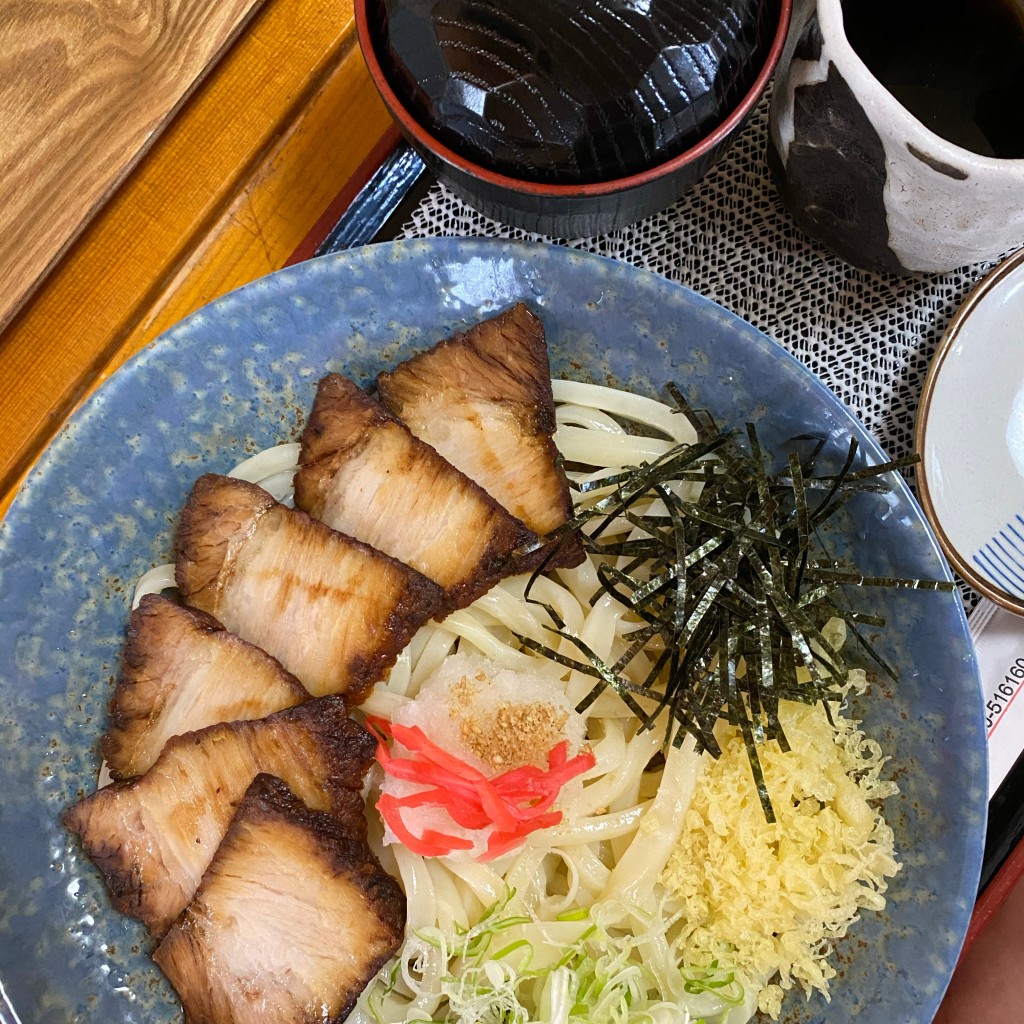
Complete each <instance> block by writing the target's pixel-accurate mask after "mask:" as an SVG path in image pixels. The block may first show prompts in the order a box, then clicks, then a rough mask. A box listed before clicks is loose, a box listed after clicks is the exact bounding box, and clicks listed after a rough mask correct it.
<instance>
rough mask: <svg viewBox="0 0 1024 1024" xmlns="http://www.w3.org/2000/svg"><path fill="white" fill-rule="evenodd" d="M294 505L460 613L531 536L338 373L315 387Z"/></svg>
mask: <svg viewBox="0 0 1024 1024" xmlns="http://www.w3.org/2000/svg"><path fill="white" fill-rule="evenodd" d="M300 466H301V468H300V469H299V472H298V473H297V474H296V475H295V504H296V505H297V506H298V507H299V508H301V509H304V510H305V511H306V512H308V513H309V514H310V515H312V516H314V517H315V518H317V519H320V520H323V522H325V523H327V525H328V526H331V527H333V528H334V529H335V530H340V531H341V532H342V533H347V534H350V535H351V536H353V537H357V538H358V539H359V540H362V541H365V542H366V543H367V544H371V545H373V547H375V548H379V549H380V550H381V551H385V552H387V553H388V554H389V555H392V556H393V557H395V558H397V559H398V560H399V561H402V562H405V563H406V564H407V565H411V566H412V567H413V568H414V569H418V570H419V571H420V572H421V573H423V574H424V575H425V576H427V577H429V578H430V579H432V580H433V581H434V582H435V583H438V584H440V586H442V587H443V588H444V589H445V594H446V598H447V600H448V601H449V603H450V607H453V608H461V607H464V606H465V605H467V604H470V603H471V602H472V601H474V600H475V599H476V598H477V597H479V596H480V595H481V594H482V593H484V592H485V591H487V590H489V589H490V588H491V587H492V586H493V585H494V584H495V583H497V582H498V580H499V579H501V578H502V577H503V576H507V575H509V574H511V573H513V572H515V571H517V569H516V566H515V565H514V564H513V563H511V562H510V560H509V557H508V556H509V555H510V553H511V552H512V551H514V550H515V549H516V548H518V547H520V546H521V545H523V544H527V543H529V542H531V541H534V540H536V536H535V534H534V533H533V532H532V531H530V530H528V529H527V528H526V526H525V525H524V524H523V523H522V522H520V521H519V520H518V519H516V518H515V517H514V516H512V515H510V514H509V513H508V512H507V511H506V510H505V509H504V508H502V507H501V506H500V505H499V504H498V503H497V502H496V501H495V500H494V499H493V498H492V497H491V496H490V495H489V494H488V493H487V492H486V491H484V490H483V488H481V487H480V486H479V485H478V484H476V483H474V482H473V481H472V480H470V479H469V477H467V476H466V475H465V474H464V473H461V472H459V470H457V469H456V468H455V467H454V466H453V465H452V464H451V463H450V462H448V461H447V460H446V459H444V458H442V457H441V456H440V455H438V453H437V452H436V451H435V450H434V449H433V448H431V447H430V445H428V444H424V442H422V441H420V440H419V439H418V438H416V437H414V436H413V435H412V434H411V433H410V432H409V430H408V428H407V427H405V426H404V425H403V424H402V423H400V422H398V421H397V420H396V419H395V418H394V417H393V416H391V415H389V414H388V413H387V412H386V411H385V409H384V408H383V406H381V404H380V403H379V402H377V401H375V400H374V399H373V398H371V397H370V396H369V395H367V394H365V393H364V392H363V391H361V390H360V389H359V388H358V387H356V385H355V384H353V383H352V381H350V380H348V379H347V378H345V377H342V376H341V375H340V374H337V373H332V374H330V375H329V376H327V377H324V379H323V380H321V381H320V384H319V386H318V387H317V393H316V400H315V401H314V403H313V408H312V411H311V412H310V416H309V420H308V422H307V424H306V429H305V430H304V431H303V433H302V448H301V455H300Z"/></svg>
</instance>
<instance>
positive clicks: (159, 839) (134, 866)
mask: <svg viewBox="0 0 1024 1024" xmlns="http://www.w3.org/2000/svg"><path fill="white" fill-rule="evenodd" d="M375 749H376V745H375V742H374V740H373V738H372V737H371V736H370V735H369V734H368V733H367V732H366V730H365V729H363V728H362V726H360V725H357V724H356V723H355V722H353V721H352V720H351V719H349V718H348V717H347V715H346V710H345V702H344V700H343V699H342V698H341V697H324V698H321V699H320V700H310V701H307V702H306V703H305V704H300V705H298V706H297V707H294V708H288V709H287V710H285V711H278V712H276V713H275V714H273V715H268V716H267V717H266V718H259V719H255V720H253V721H247V722H245V721H243V722H225V723H223V724H220V725H214V726H210V727H209V728H207V729H201V730H199V731H198V732H192V733H186V734H185V735H184V736H176V737H174V738H173V739H172V740H170V741H169V742H168V743H167V746H166V747H165V748H164V751H163V753H162V754H161V755H160V756H159V757H158V758H157V760H156V763H155V764H154V765H153V767H152V768H150V769H149V771H148V772H146V774H145V775H141V776H139V778H137V779H131V780H129V781H127V782H114V783H111V784H110V785H109V786H106V787H105V788H103V789H100V790H97V792H95V793H93V794H92V795H91V796H88V797H86V798H85V799H84V800H82V801H80V802H79V803H77V804H75V805H74V806H73V807H71V808H69V809H68V810H67V811H66V812H65V814H64V823H65V825H67V827H68V828H70V829H71V830H72V831H74V832H77V833H78V834H79V835H80V836H81V837H82V842H83V844H84V847H85V850H86V853H88V855H89V856H90V857H91V858H92V860H93V861H94V862H95V863H96V865H97V867H98V868H99V869H100V871H101V872H102V873H103V876H104V878H105V879H106V882H107V887H108V888H109V890H110V894H111V897H112V899H113V902H114V905H115V906H116V907H117V908H118V909H119V910H120V911H122V912H123V913H125V914H128V915H130V916H131V917H137V918H139V920H141V921H143V922H145V924H146V925H147V926H148V927H149V929H150V930H151V931H152V932H153V934H154V935H158V936H159V935H163V933H164V932H165V931H166V930H167V929H168V928H169V927H170V925H171V923H172V922H173V921H174V919H175V918H176V917H177V916H178V914H180V913H181V911H182V910H183V909H184V907H185V905H186V904H187V903H188V901H189V900H190V899H191V898H192V894H193V893H194V892H195V891H196V887H197V886H198V885H199V880H200V879H201V878H202V875H203V872H204V871H205V870H206V867H207V865H208V864H209V863H210V859H211V858H212V857H213V852H214V850H216V849H217V844H218V843H219V842H220V841H221V839H222V838H223V836H224V833H225V831H227V827H228V823H229V822H230V820H231V816H232V814H233V813H234V810H235V807H236V805H237V804H238V802H239V800H241V799H242V795H243V794H244V793H245V790H246V788H247V787H248V785H249V783H250V782H252V780H253V779H254V778H255V777H256V775H257V774H259V773H260V772H271V773H273V774H274V775H277V776H279V777H280V778H282V779H284V780H285V781H286V782H287V783H288V785H289V786H290V787H291V788H292V789H293V790H294V791H295V793H296V794H297V795H299V796H300V797H301V798H302V799H303V800H304V801H305V802H306V803H307V804H309V806H310V807H312V808H314V809H316V810H325V811H334V812H335V813H337V814H339V815H342V816H343V817H344V818H345V820H346V821H347V822H348V823H349V825H348V827H349V829H350V831H352V832H353V833H354V834H356V835H359V834H361V830H365V827H366V819H365V810H364V806H363V800H362V794H361V792H360V787H361V786H362V781H363V776H364V775H365V774H366V771H367V769H368V768H369V765H370V763H371V761H372V759H373V754H374V750H375Z"/></svg>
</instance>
